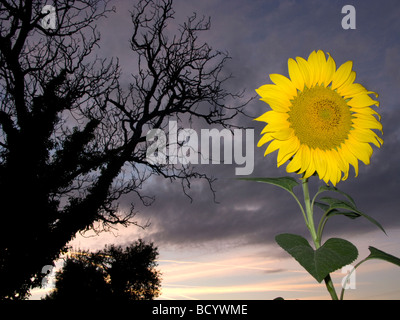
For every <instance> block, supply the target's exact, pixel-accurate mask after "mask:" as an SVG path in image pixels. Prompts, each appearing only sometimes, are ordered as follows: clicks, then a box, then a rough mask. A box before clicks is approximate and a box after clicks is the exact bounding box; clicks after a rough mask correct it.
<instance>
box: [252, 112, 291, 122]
mask: <svg viewBox="0 0 400 320" xmlns="http://www.w3.org/2000/svg"><path fill="white" fill-rule="evenodd" d="M288 118H289V114H288V113H282V112H276V111H273V110H272V111H267V112H265V113H264V114H263V115H261V116H259V117H258V118H255V119H254V120H256V121H263V122H267V123H271V122H282V121H286V120H287V119H288Z"/></svg>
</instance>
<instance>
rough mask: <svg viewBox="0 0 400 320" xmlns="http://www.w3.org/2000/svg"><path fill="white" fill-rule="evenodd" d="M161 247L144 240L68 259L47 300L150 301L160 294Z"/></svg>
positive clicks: (80, 254)
mask: <svg viewBox="0 0 400 320" xmlns="http://www.w3.org/2000/svg"><path fill="white" fill-rule="evenodd" d="M157 256H158V251H157V248H155V247H154V245H153V244H146V243H144V242H143V241H142V240H139V241H137V242H136V243H134V244H132V245H130V246H127V247H125V248H122V247H121V246H110V247H106V248H105V249H104V250H100V251H97V252H95V253H89V252H84V251H80V252H77V253H75V254H74V255H73V256H72V257H69V258H67V260H66V261H65V264H64V266H63V268H62V270H61V271H59V272H57V274H56V283H55V285H56V288H55V290H54V291H53V292H51V293H50V294H48V295H47V296H46V297H45V299H46V300H72V299H73V300H75V301H76V300H78V301H80V300H83V301H85V300H105V299H107V300H117V301H126V300H150V299H153V298H155V297H157V296H158V295H159V287H160V282H161V281H160V274H159V272H158V271H157V270H156V269H155V267H156V266H157V264H156V261H155V260H156V258H157Z"/></svg>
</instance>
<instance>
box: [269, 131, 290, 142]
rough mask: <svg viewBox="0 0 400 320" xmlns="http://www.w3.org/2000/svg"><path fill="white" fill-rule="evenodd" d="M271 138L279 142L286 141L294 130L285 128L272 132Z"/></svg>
mask: <svg viewBox="0 0 400 320" xmlns="http://www.w3.org/2000/svg"><path fill="white" fill-rule="evenodd" d="M271 136H273V137H274V139H277V140H280V141H283V140H288V139H290V138H292V137H293V136H294V130H293V129H292V128H286V129H283V130H279V131H275V132H272V133H271Z"/></svg>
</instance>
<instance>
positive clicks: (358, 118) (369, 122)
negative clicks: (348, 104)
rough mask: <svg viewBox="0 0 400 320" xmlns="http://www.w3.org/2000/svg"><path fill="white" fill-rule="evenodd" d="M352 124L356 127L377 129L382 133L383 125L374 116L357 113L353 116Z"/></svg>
mask: <svg viewBox="0 0 400 320" xmlns="http://www.w3.org/2000/svg"><path fill="white" fill-rule="evenodd" d="M353 116H354V118H353V119H352V122H353V124H354V126H355V127H360V128H368V129H377V130H379V131H380V132H382V124H381V123H380V122H379V121H378V120H376V119H375V118H374V117H373V116H369V115H364V114H360V113H356V114H354V115H353Z"/></svg>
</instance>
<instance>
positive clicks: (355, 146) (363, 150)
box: [346, 135, 372, 165]
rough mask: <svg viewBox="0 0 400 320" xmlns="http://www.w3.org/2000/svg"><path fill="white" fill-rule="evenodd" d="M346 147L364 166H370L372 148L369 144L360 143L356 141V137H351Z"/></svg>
mask: <svg viewBox="0 0 400 320" xmlns="http://www.w3.org/2000/svg"><path fill="white" fill-rule="evenodd" d="M346 145H347V147H348V148H349V150H350V151H351V153H352V154H353V155H354V156H355V157H356V158H357V159H360V160H361V161H362V162H364V164H366V165H369V163H370V158H371V155H372V148H371V146H370V145H369V144H368V143H359V142H357V141H356V140H355V139H354V137H352V136H351V135H349V138H348V140H347V141H346Z"/></svg>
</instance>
